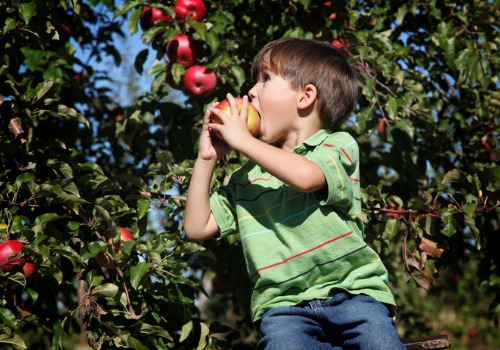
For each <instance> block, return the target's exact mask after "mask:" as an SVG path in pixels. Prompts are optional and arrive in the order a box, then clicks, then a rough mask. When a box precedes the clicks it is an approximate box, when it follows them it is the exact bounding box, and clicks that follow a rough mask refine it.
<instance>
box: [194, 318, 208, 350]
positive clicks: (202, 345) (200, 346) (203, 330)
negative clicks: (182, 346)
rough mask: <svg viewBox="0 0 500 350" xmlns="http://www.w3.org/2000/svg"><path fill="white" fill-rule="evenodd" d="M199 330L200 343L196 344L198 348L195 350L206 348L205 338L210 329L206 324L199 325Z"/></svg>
mask: <svg viewBox="0 0 500 350" xmlns="http://www.w3.org/2000/svg"><path fill="white" fill-rule="evenodd" d="M200 328H201V332H200V342H199V343H198V347H197V348H196V350H202V349H205V348H206V347H207V338H208V335H209V334H210V328H209V327H208V326H207V325H206V324H204V323H200Z"/></svg>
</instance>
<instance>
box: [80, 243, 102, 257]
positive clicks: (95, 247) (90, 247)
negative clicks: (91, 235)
mask: <svg viewBox="0 0 500 350" xmlns="http://www.w3.org/2000/svg"><path fill="white" fill-rule="evenodd" d="M105 251H106V243H104V242H103V241H95V242H90V243H88V244H87V245H85V247H83V248H82V251H81V257H82V259H83V260H86V259H90V258H94V257H95V256H96V255H97V254H99V253H100V252H105Z"/></svg>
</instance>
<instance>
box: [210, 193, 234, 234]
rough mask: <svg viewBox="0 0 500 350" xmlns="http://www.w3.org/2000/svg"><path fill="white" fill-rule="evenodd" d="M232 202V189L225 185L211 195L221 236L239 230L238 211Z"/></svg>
mask: <svg viewBox="0 0 500 350" xmlns="http://www.w3.org/2000/svg"><path fill="white" fill-rule="evenodd" d="M232 203H233V201H232V196H231V194H230V191H229V190H228V189H227V188H225V187H220V188H219V190H218V191H217V192H216V193H214V194H213V195H212V196H211V197H210V209H211V210H212V214H213V215H214V218H215V221H216V222H217V225H218V226H219V232H220V235H221V237H225V236H227V235H230V234H231V233H235V232H237V230H238V228H237V224H236V223H237V221H236V211H235V208H234V205H233V204H232Z"/></svg>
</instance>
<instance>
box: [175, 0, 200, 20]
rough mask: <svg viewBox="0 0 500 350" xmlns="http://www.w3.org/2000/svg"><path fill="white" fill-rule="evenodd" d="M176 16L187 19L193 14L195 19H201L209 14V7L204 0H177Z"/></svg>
mask: <svg viewBox="0 0 500 350" xmlns="http://www.w3.org/2000/svg"><path fill="white" fill-rule="evenodd" d="M174 12H175V16H176V18H178V19H180V20H183V21H184V20H186V18H188V17H189V16H193V19H194V20H195V21H201V20H202V19H203V18H204V17H205V15H206V14H207V8H206V6H205V3H204V2H203V1H202V0H177V1H176V2H175V5H174Z"/></svg>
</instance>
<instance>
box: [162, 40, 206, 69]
mask: <svg viewBox="0 0 500 350" xmlns="http://www.w3.org/2000/svg"><path fill="white" fill-rule="evenodd" d="M166 49H167V56H168V59H169V60H170V62H171V63H180V64H182V65H183V66H186V67H189V66H191V65H193V63H194V62H195V61H196V59H197V58H198V55H199V49H198V45H197V44H196V42H195V41H194V40H193V38H191V37H190V36H187V35H177V36H176V37H174V38H173V39H172V40H170V41H169V42H168V43H167V48H166Z"/></svg>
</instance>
